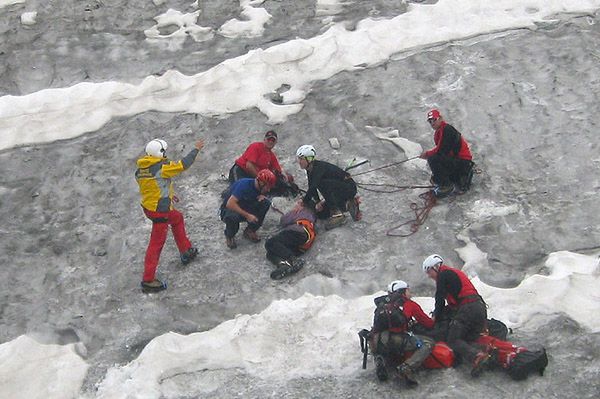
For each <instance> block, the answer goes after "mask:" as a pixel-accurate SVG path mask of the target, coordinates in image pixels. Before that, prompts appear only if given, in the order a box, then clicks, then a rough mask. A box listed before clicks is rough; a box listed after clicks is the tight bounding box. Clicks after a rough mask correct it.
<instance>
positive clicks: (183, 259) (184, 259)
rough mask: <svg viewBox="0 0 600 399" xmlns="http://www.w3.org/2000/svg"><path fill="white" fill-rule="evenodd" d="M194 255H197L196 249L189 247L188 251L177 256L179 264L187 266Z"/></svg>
mask: <svg viewBox="0 0 600 399" xmlns="http://www.w3.org/2000/svg"><path fill="white" fill-rule="evenodd" d="M196 255H198V248H195V247H191V248H190V249H188V250H187V251H185V252H184V253H182V254H181V255H179V257H180V258H181V263H183V264H184V265H187V264H188V263H190V262H191V261H192V260H194V258H195V257H196Z"/></svg>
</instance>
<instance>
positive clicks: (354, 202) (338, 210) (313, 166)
mask: <svg viewBox="0 0 600 399" xmlns="http://www.w3.org/2000/svg"><path fill="white" fill-rule="evenodd" d="M316 155H317V152H316V151H315V149H314V147H313V146H312V145H303V146H300V147H299V148H298V150H297V151H296V156H297V157H298V164H299V165H300V168H302V169H304V170H306V175H307V177H308V189H307V190H306V195H305V196H304V198H303V199H302V202H304V204H309V203H310V201H314V202H315V203H316V206H315V210H316V211H317V216H318V217H319V218H320V219H325V218H327V222H326V224H325V228H326V229H327V230H330V229H333V228H335V227H338V226H341V225H343V224H345V223H346V216H345V215H344V214H343V212H344V211H348V212H349V213H350V215H351V216H352V219H353V220H355V221H356V220H360V218H361V213H360V210H359V208H358V204H359V201H358V198H357V197H356V183H355V182H354V180H352V177H351V176H350V174H349V173H347V172H345V171H344V170H342V169H340V168H339V167H337V166H335V165H333V164H331V163H329V162H325V161H319V160H315V157H316ZM317 190H318V191H317ZM319 192H321V194H322V195H323V200H321V198H320V197H319Z"/></svg>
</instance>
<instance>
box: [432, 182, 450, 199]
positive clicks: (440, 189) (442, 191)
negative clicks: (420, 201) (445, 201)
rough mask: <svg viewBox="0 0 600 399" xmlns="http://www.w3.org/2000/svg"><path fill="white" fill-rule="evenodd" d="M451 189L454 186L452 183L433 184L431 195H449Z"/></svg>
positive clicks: (437, 196)
mask: <svg viewBox="0 0 600 399" xmlns="http://www.w3.org/2000/svg"><path fill="white" fill-rule="evenodd" d="M453 190H454V187H453V186H452V185H448V186H435V187H434V189H433V195H435V197H436V198H445V197H447V196H449V195H450V194H452V191H453Z"/></svg>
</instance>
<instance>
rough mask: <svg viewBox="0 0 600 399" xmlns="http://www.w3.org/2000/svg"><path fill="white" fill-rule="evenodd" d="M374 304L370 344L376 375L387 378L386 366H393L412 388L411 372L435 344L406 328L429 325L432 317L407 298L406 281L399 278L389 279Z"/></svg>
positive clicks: (414, 384) (412, 378) (413, 371)
mask: <svg viewBox="0 0 600 399" xmlns="http://www.w3.org/2000/svg"><path fill="white" fill-rule="evenodd" d="M375 304H376V306H377V308H376V309H375V315H374V318H373V328H372V329H371V341H370V347H371V350H372V352H373V354H374V358H375V367H376V373H377V378H378V379H379V380H380V381H385V380H387V379H388V368H389V367H394V366H395V368H396V370H397V372H398V375H399V376H400V377H402V378H403V379H404V380H405V382H406V384H407V385H408V386H409V387H415V386H417V385H418V382H417V380H416V379H415V376H414V373H415V371H416V369H417V368H419V367H420V366H421V364H422V363H423V361H424V360H425V359H426V358H427V356H429V354H430V353H431V350H432V348H433V346H434V344H435V343H434V341H433V340H432V339H430V338H428V337H425V336H420V335H413V334H412V333H411V332H410V331H409V329H410V328H411V326H412V325H413V324H415V323H417V324H421V325H423V326H425V327H427V328H432V327H433V320H432V319H431V318H430V317H429V316H427V315H426V314H425V312H424V311H423V309H422V308H421V306H419V304H418V303H416V302H413V301H412V300H411V299H410V292H409V287H408V284H407V283H406V282H404V281H402V280H396V281H392V282H391V283H390V285H389V286H388V294H387V295H385V296H382V297H378V298H375ZM410 353H412V356H411V355H410ZM408 356H410V357H408Z"/></svg>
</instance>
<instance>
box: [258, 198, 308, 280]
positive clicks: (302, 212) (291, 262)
mask: <svg viewBox="0 0 600 399" xmlns="http://www.w3.org/2000/svg"><path fill="white" fill-rule="evenodd" d="M316 221H317V215H316V214H315V210H314V204H312V203H309V205H305V204H304V202H302V201H298V202H297V203H296V206H295V207H294V209H292V210H291V211H289V212H287V213H285V214H283V215H281V218H280V219H279V225H280V226H281V227H282V229H281V230H280V231H279V232H278V233H277V234H275V235H274V236H272V237H271V238H269V239H268V240H267V242H265V249H266V250H267V259H269V260H270V261H271V262H272V263H273V264H274V265H275V266H276V269H275V270H273V272H271V278H272V279H274V280H279V279H282V278H283V277H285V276H288V275H290V274H293V273H296V272H298V271H299V270H300V269H302V267H303V266H304V260H303V259H300V258H298V256H299V255H301V254H303V253H304V252H306V251H308V249H309V248H310V247H311V246H312V244H313V242H314V240H315V237H316V233H315V222H316Z"/></svg>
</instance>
